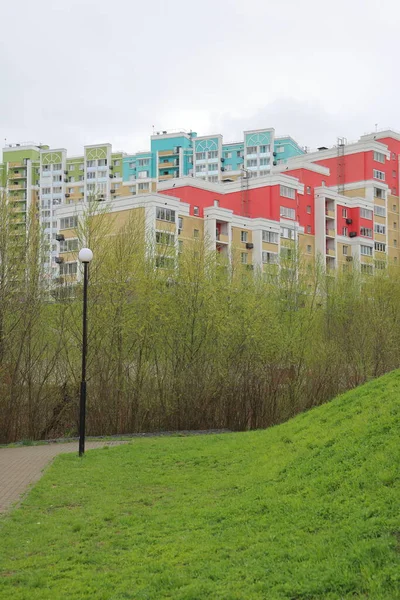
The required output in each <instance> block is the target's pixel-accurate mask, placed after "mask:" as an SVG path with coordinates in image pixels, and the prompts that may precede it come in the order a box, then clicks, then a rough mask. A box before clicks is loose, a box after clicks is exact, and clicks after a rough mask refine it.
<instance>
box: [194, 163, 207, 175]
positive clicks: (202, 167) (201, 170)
mask: <svg viewBox="0 0 400 600" xmlns="http://www.w3.org/2000/svg"><path fill="white" fill-rule="evenodd" d="M205 171H206V165H196V173H205Z"/></svg>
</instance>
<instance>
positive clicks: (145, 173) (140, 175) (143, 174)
mask: <svg viewBox="0 0 400 600" xmlns="http://www.w3.org/2000/svg"><path fill="white" fill-rule="evenodd" d="M148 176H149V172H148V171H139V173H138V178H139V179H147V178H148Z"/></svg>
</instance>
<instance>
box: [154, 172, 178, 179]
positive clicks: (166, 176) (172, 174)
mask: <svg viewBox="0 0 400 600" xmlns="http://www.w3.org/2000/svg"><path fill="white" fill-rule="evenodd" d="M174 177H175V175H174V173H169V174H168V175H160V177H159V178H158V180H159V181H165V180H166V179H174Z"/></svg>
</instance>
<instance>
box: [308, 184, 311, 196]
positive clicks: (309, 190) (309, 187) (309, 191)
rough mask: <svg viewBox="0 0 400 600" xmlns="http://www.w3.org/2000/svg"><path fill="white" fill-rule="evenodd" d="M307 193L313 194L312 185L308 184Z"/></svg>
mask: <svg viewBox="0 0 400 600" xmlns="http://www.w3.org/2000/svg"><path fill="white" fill-rule="evenodd" d="M307 194H308V195H310V194H311V186H309V185H308V186H307Z"/></svg>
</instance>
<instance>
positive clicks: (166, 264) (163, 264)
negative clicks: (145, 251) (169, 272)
mask: <svg viewBox="0 0 400 600" xmlns="http://www.w3.org/2000/svg"><path fill="white" fill-rule="evenodd" d="M156 267H158V268H159V269H173V268H174V267H175V260H174V259H173V258H172V257H170V256H156Z"/></svg>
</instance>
